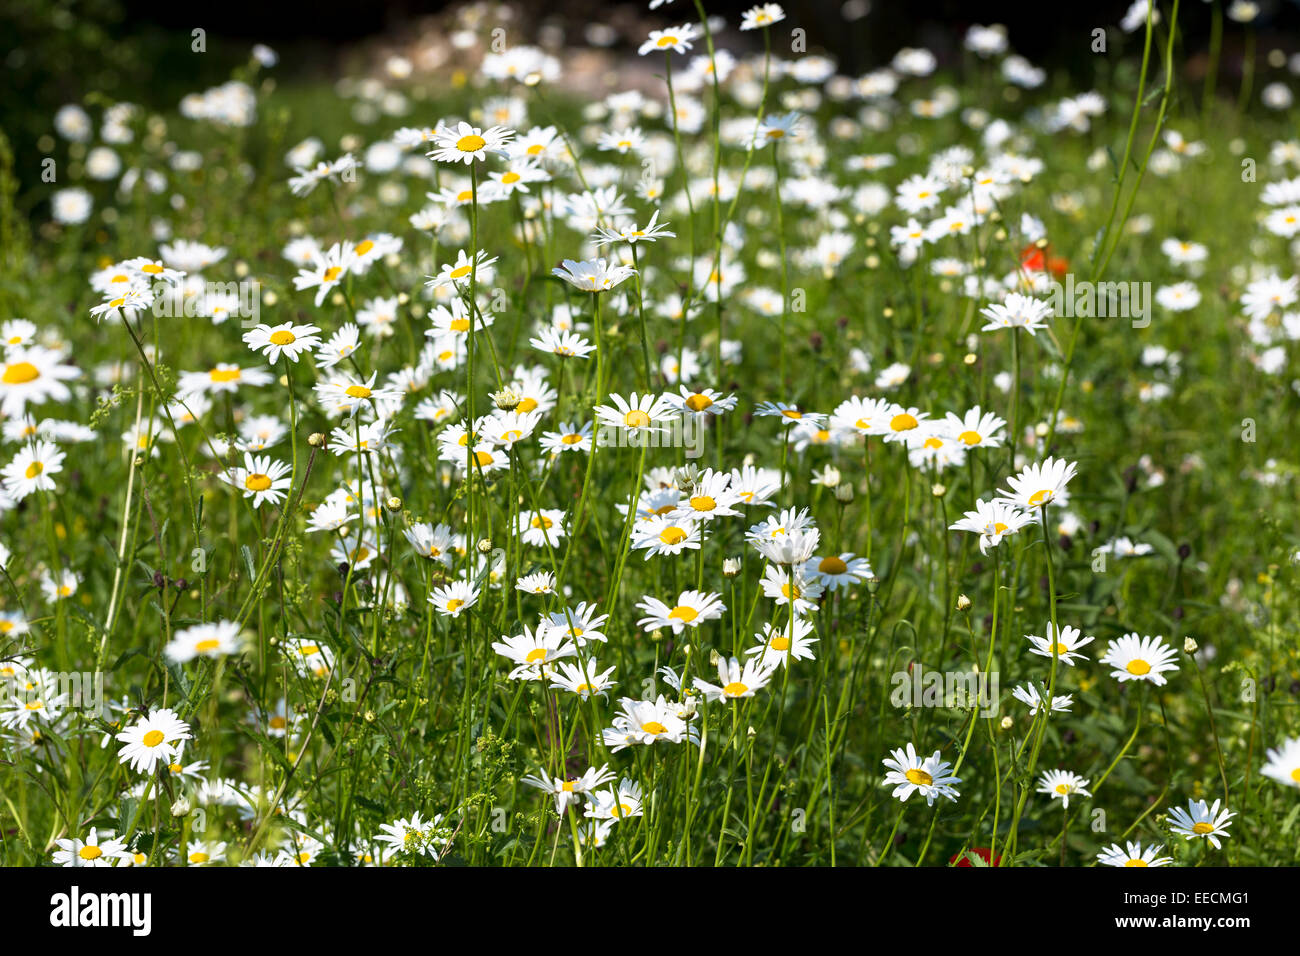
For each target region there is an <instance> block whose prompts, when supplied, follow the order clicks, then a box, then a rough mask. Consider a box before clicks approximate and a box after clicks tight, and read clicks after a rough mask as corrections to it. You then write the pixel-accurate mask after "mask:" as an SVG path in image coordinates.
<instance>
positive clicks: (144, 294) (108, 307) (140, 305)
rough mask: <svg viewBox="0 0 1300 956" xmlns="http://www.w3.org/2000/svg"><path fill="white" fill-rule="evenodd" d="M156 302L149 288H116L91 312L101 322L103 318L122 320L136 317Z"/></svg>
mask: <svg viewBox="0 0 1300 956" xmlns="http://www.w3.org/2000/svg"><path fill="white" fill-rule="evenodd" d="M153 304H154V297H153V293H152V292H150V291H149V290H148V289H144V288H134V289H121V290H114V291H112V292H109V293H108V294H107V298H105V299H104V301H103V302H101V303H100V304H99V305H97V306H94V307H93V308H92V309H91V310H90V314H91V315H93V316H94V317H95V321H96V322H99V321H102V320H103V319H106V318H107V319H112V320H122V319H127V318H134V317H135V316H137V315H139V314H140V313H141V312H144V311H145V310H146V309H149V308H152V307H153Z"/></svg>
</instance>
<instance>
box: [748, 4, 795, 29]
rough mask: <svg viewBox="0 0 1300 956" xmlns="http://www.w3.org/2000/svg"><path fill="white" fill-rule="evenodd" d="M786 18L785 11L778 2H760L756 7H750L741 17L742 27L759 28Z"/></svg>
mask: <svg viewBox="0 0 1300 956" xmlns="http://www.w3.org/2000/svg"><path fill="white" fill-rule="evenodd" d="M784 19H785V11H784V10H782V9H781V5H780V4H778V3H760V4H759V5H758V6H756V7H750V8H749V9H748V10H746V11H745V12H744V13H743V14H741V17H740V29H742V30H758V29H760V28H763V27H770V26H771V25H772V24H774V23H779V22H781V21H782V20H784Z"/></svg>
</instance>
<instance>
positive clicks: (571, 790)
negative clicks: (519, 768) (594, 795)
mask: <svg viewBox="0 0 1300 956" xmlns="http://www.w3.org/2000/svg"><path fill="white" fill-rule="evenodd" d="M613 779H614V774H613V772H612V771H611V770H610V769H609V764H603V765H602V766H601V767H600V769H599V770H597V769H596V768H595V767H588V768H587V769H586V771H585V772H583V774H582V775H581V776H579V777H573V778H571V779H568V778H565V777H552V776H550V775H548V774H546V773H542V774H539V775H537V776H531V775H530V776H524V777H520V778H519V782H520V783H522V784H526V785H527V786H530V787H536V788H537V789H538V790H544V791H546V792H547V793H549V794H551V795H552V796H554V797H555V812H556V813H558V814H560V815H561V816H563V814H564V811H565V810H566V809H568V807H569V805H570V804H576V803H577V802H578V798H579V797H580V796H581V795H582V794H585V793H590V792H591V791H592V790H594V789H596V788H597V787H599V786H600V785H601V784H603V783H608V782H609V781H611V780H613Z"/></svg>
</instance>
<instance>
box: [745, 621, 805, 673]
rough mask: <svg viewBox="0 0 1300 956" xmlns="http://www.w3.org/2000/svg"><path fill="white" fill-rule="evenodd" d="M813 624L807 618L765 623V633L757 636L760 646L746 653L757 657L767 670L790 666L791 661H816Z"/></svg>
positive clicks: (757, 645)
mask: <svg viewBox="0 0 1300 956" xmlns="http://www.w3.org/2000/svg"><path fill="white" fill-rule="evenodd" d="M813 633H814V628H813V624H812V622H811V621H809V620H807V619H805V618H798V617H792V618H791V619H790V620H789V621H787V622H786V623H784V624H772V623H770V622H764V624H763V632H762V633H761V634H755V635H754V637H756V638H757V639H758V641H759V643H758V644H756V645H755V646H753V647H751V648H749V649H748V650H747V651H745V653H746V654H747V655H749V656H751V657H752V656H757V657H758V659H759V663H760V664H761V665H762V666H763V667H765V668H771V667H777V666H789V663H790V660H791V659H794V660H797V661H801V660H809V661H811V660H814V659H815V658H814V656H813V645H814V644H816V643H817V638H816V637H813V636H811V635H812V634H813Z"/></svg>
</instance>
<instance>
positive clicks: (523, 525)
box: [517, 508, 566, 548]
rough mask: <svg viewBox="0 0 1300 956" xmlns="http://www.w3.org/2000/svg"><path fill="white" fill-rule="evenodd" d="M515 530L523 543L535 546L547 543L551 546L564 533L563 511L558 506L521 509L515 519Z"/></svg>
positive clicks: (557, 541)
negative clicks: (534, 509)
mask: <svg viewBox="0 0 1300 956" xmlns="http://www.w3.org/2000/svg"><path fill="white" fill-rule="evenodd" d="M517 530H518V533H519V536H520V537H521V538H523V540H524V543H525V544H530V545H532V546H533V547H537V548H542V547H546V546H547V545H549V546H550V547H552V548H553V547H555V546H556V545H558V544H559V543H560V539H561V538H563V537H564V536H565V533H566V532H565V528H564V512H563V511H561V510H560V509H558V508H542V509H539V510H536V511H521V512H520V513H519V516H518V519H517Z"/></svg>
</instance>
